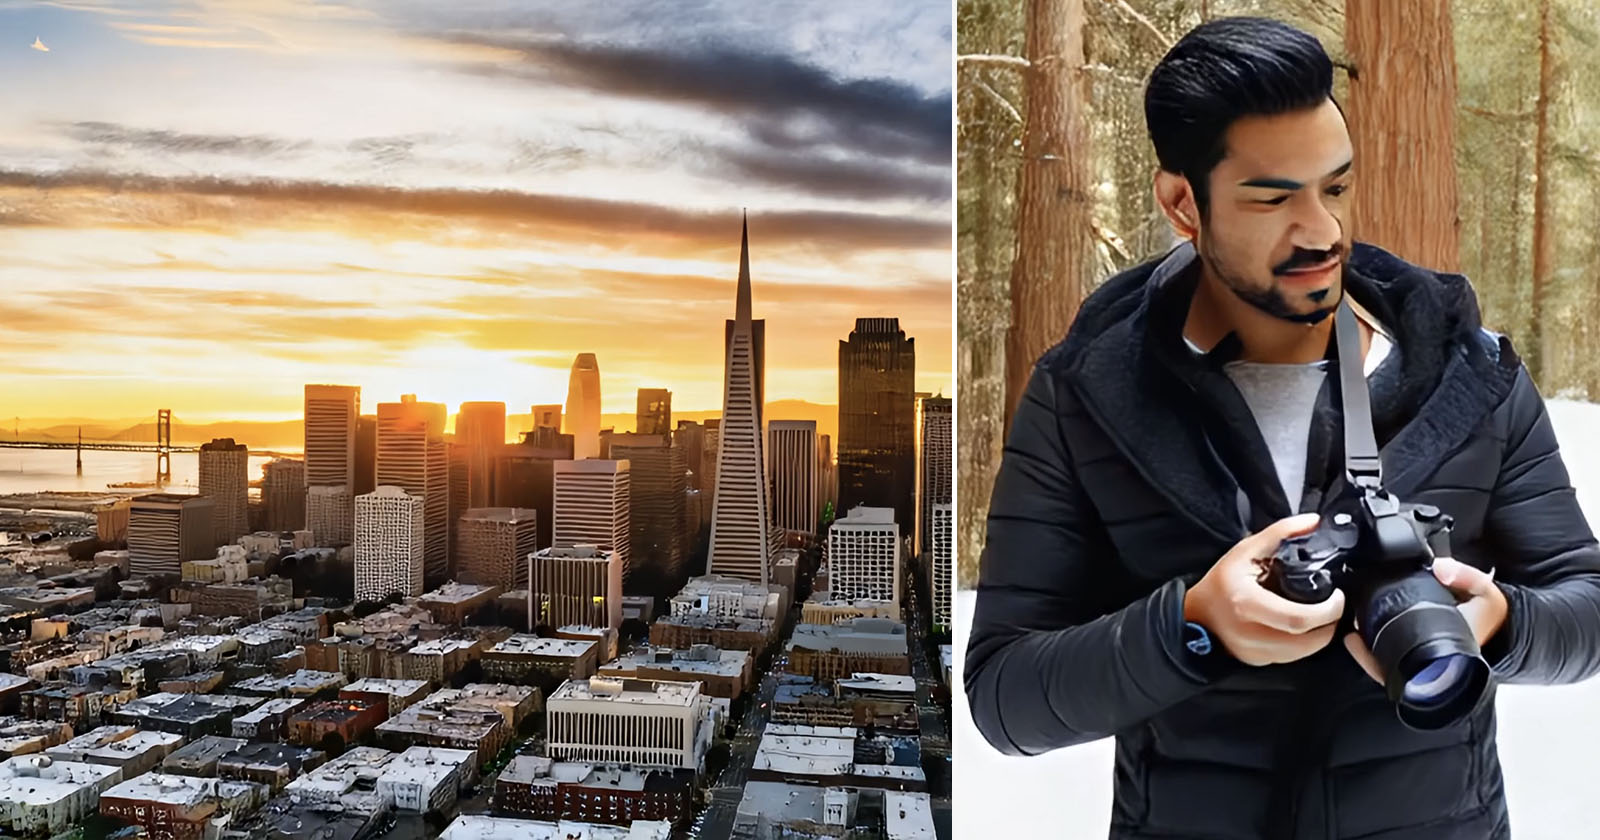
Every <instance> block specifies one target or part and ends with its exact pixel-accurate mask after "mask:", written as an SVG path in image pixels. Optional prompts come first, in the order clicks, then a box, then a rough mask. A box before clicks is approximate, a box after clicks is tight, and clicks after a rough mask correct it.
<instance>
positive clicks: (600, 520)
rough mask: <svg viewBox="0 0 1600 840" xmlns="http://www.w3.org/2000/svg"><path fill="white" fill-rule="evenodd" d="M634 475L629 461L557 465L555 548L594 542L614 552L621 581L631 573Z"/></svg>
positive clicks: (553, 544)
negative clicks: (630, 513) (630, 514)
mask: <svg viewBox="0 0 1600 840" xmlns="http://www.w3.org/2000/svg"><path fill="white" fill-rule="evenodd" d="M630 484H631V475H630V472H629V464H628V462H627V461H616V460H609V459H607V460H601V459H599V458H589V459H586V460H582V461H557V462H556V464H555V511H554V516H553V517H552V518H553V519H554V524H553V528H554V529H555V533H554V534H552V535H551V541H550V544H551V545H552V546H553V547H555V548H572V547H573V546H578V545H592V546H595V547H597V548H599V549H600V550H601V551H614V552H616V554H617V563H618V564H619V566H620V568H621V570H622V580H623V582H624V583H626V582H627V580H628V576H629V574H630V569H629V566H630V565H631V559H632V552H631V551H630V549H629V536H630V534H629V530H630V527H629V524H628V504H629V487H630Z"/></svg>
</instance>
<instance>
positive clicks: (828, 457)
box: [817, 435, 839, 507]
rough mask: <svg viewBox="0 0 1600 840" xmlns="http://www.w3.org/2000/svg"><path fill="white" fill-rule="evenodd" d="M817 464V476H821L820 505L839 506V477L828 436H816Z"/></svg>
mask: <svg viewBox="0 0 1600 840" xmlns="http://www.w3.org/2000/svg"><path fill="white" fill-rule="evenodd" d="M817 464H818V468H817V471H818V474H819V475H821V476H822V479H821V482H822V492H821V494H820V495H821V496H822V504H823V505H824V506H826V505H834V506H835V507H837V506H838V504H839V481H838V479H839V475H838V471H837V470H836V469H834V466H833V439H832V438H831V437H830V436H828V435H817Z"/></svg>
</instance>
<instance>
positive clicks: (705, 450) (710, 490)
mask: <svg viewBox="0 0 1600 840" xmlns="http://www.w3.org/2000/svg"><path fill="white" fill-rule="evenodd" d="M701 437H702V439H703V446H702V448H701V450H700V489H701V490H704V491H705V492H706V494H707V497H708V500H709V497H710V496H714V495H716V492H717V454H718V453H717V450H718V449H719V448H721V446H722V421H721V420H716V419H712V420H707V421H706V427H705V433H704V434H703V435H702V436H701ZM706 524H707V525H709V524H711V506H710V505H709V504H707V505H706Z"/></svg>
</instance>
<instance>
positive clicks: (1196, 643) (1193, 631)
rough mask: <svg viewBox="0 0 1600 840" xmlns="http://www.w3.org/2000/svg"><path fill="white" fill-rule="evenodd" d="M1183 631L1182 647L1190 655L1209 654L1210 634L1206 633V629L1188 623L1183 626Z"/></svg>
mask: <svg viewBox="0 0 1600 840" xmlns="http://www.w3.org/2000/svg"><path fill="white" fill-rule="evenodd" d="M1183 631H1184V632H1183V637H1184V641H1183V645H1184V647H1186V648H1188V649H1189V652H1190V653H1193V654H1195V655H1196V656H1205V655H1206V654H1208V653H1210V652H1211V634H1210V633H1207V632H1206V628H1204V627H1201V626H1200V625H1198V624H1195V623H1194V622H1192V621H1190V622H1188V623H1186V624H1185V625H1184V628H1183Z"/></svg>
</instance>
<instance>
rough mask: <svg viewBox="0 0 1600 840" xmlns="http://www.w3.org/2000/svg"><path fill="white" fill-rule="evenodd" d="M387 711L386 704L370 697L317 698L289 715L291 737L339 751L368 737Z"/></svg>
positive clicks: (290, 739) (293, 741) (298, 741)
mask: <svg viewBox="0 0 1600 840" xmlns="http://www.w3.org/2000/svg"><path fill="white" fill-rule="evenodd" d="M388 714H389V709H388V707H387V706H386V705H384V704H382V703H374V702H371V701H368V700H317V701H314V702H311V703H309V704H307V705H306V706H305V707H303V708H302V709H301V710H300V711H298V712H296V713H294V714H293V715H291V716H290V717H289V723H288V739H289V742H290V743H294V744H299V745H301V746H303V747H317V748H320V749H325V750H327V751H328V752H331V753H337V752H339V751H340V750H342V749H344V747H345V746H347V745H349V744H353V743H355V742H357V741H360V740H361V739H362V738H365V737H366V736H367V734H368V733H370V732H372V731H373V730H374V729H376V728H378V724H380V723H383V721H384V719H385V718H386V717H387V716H388Z"/></svg>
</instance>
